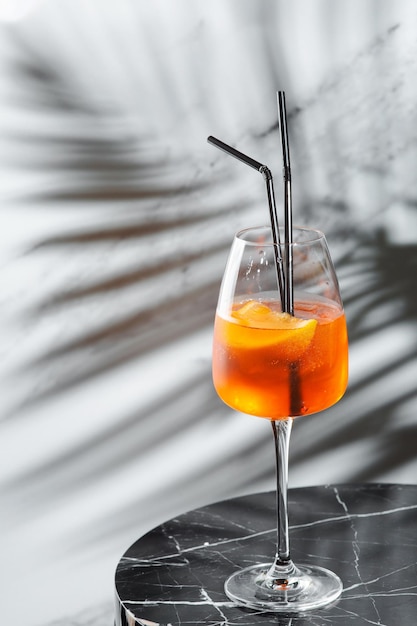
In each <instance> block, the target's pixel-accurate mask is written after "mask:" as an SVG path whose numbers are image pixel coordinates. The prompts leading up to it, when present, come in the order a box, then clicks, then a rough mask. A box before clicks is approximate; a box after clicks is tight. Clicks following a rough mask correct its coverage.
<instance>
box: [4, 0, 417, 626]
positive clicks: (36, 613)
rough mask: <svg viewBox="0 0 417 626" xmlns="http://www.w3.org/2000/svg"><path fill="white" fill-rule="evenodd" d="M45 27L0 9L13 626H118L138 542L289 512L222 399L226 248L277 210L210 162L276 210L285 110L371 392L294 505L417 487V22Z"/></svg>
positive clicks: (52, 21) (357, 397) (322, 448)
mask: <svg viewBox="0 0 417 626" xmlns="http://www.w3.org/2000/svg"><path fill="white" fill-rule="evenodd" d="M23 4H24V3H22V6H23ZM26 4H27V9H31V10H29V12H26V13H24V12H23V14H19V12H17V13H18V15H15V16H14V17H19V19H12V20H11V19H8V20H6V16H7V10H8V9H10V8H11V7H12V9H13V10H15V9H18V8H19V6H18V4H14V5H13V6H12V5H11V4H10V3H9V4H7V3H3V4H1V5H0V16H2V17H3V20H4V21H3V22H2V23H1V25H0V28H1V34H0V70H1V75H2V80H1V84H0V133H1V135H0V137H1V148H0V150H1V153H0V156H1V178H0V194H1V222H2V227H1V228H0V261H1V274H0V281H1V289H0V294H1V296H0V297H1V300H2V302H1V308H0V311H1V313H0V315H1V320H0V321H1V323H0V329H1V330H0V333H1V337H0V339H1V343H0V349H1V355H2V359H1V365H0V372H1V374H0V385H1V404H0V407H1V408H0V411H1V422H0V466H1V467H0V494H1V517H0V525H1V533H0V554H1V559H0V574H1V581H0V582H1V585H0V588H1V592H0V597H1V601H0V603H1V614H2V619H3V621H4V623H5V624H6V623H7V624H12V623H13V625H14V626H20V625H22V626H23V624H25V626H28V625H29V626H40V625H41V624H47V623H51V622H53V623H55V622H56V623H63V624H86V623H97V624H98V623H100V624H105V623H107V624H110V623H112V613H111V611H112V606H111V604H112V593H113V589H112V585H113V572H114V569H115V567H116V565H117V562H118V559H119V557H120V556H121V554H122V553H123V552H124V551H125V550H126V548H127V547H128V546H129V545H130V544H131V543H133V541H135V540H136V538H137V537H138V536H139V535H141V534H143V533H144V532H146V531H147V530H148V529H150V528H151V527H153V526H154V525H156V524H157V523H159V522H161V521H163V520H164V519H167V518H169V517H172V516H173V515H175V514H176V513H178V512H182V511H185V510H188V509H190V508H194V507H195V506H198V505H200V504H203V503H208V502H211V501H214V500H219V499H222V498H225V497H228V496H234V495H238V494H241V493H244V492H249V491H254V490H258V489H269V488H273V476H274V469H273V452H272V444H271V441H270V432H269V427H268V424H267V423H266V422H263V421H262V420H256V419H254V418H251V417H247V416H242V415H238V414H236V413H232V412H231V411H229V410H228V409H227V408H226V407H224V406H223V405H222V404H221V402H220V401H219V400H218V399H217V397H216V396H215V393H214V391H213V389H212V386H211V378H210V347H211V325H212V320H213V315H214V310H215V304H216V297H217V291H218V287H219V282H220V278H221V274H222V270H223V267H224V263H225V260H226V256H227V251H228V247H229V244H230V241H231V238H232V236H233V233H234V232H235V230H236V229H237V228H239V227H241V226H246V225H250V224H253V223H260V222H265V221H267V219H268V217H267V208H266V203H265V196H264V186H263V183H262V179H261V178H260V177H258V175H257V174H256V173H254V172H252V171H248V170H247V168H244V166H242V165H241V164H238V163H237V162H235V161H234V160H232V159H229V158H228V157H227V156H225V155H223V154H222V153H220V152H218V151H217V150H215V149H214V148H213V147H211V146H208V145H207V143H206V137H207V136H208V135H210V134H213V135H215V136H218V137H219V138H221V139H223V140H224V141H226V142H227V143H230V144H233V145H235V146H236V147H238V148H240V149H241V150H242V151H244V152H247V153H248V154H250V155H252V156H253V157H254V158H256V159H258V160H260V161H263V162H265V163H266V164H268V165H269V167H270V168H271V169H272V170H273V172H274V174H275V176H276V186H277V188H278V190H279V181H280V167H281V163H280V148H279V136H278V133H277V130H276V117H277V114H276V99H275V94H276V90H277V89H285V91H286V94H287V107H288V112H289V124H290V141H291V156H292V169H293V178H294V183H293V184H294V206H295V221H296V222H298V223H303V224H306V225H314V226H318V227H321V228H323V229H324V230H325V231H326V234H327V236H328V241H329V245H330V248H331V251H332V253H333V256H334V259H335V261H336V267H337V271H338V274H339V278H340V282H341V287H342V293H343V296H344V299H345V303H346V310H347V314H348V322H349V329H350V336H351V375H350V387H349V390H348V393H347V394H346V396H345V398H344V399H343V400H342V401H341V402H340V403H339V405H337V406H336V407H334V408H333V409H331V410H329V411H327V412H325V413H324V414H323V415H318V416H314V417H311V418H308V419H306V420H300V421H298V422H297V423H296V425H295V428H294V431H293V433H294V434H293V441H292V454H291V467H290V483H291V485H292V486H299V485H308V484H320V483H324V482H333V483H335V482H349V481H361V480H363V481H386V482H387V481H390V482H396V481H398V482H415V476H416V469H417V461H416V441H417V437H416V435H417V426H416V418H415V415H416V408H417V399H416V380H417V358H416V340H417V334H416V308H417V307H416V296H415V293H416V278H415V277H416V263H417V262H416V258H417V257H416V246H417V189H416V177H417V168H416V160H417V132H416V129H417V104H416V103H417V93H416V92H417V81H416V80H415V77H416V72H417V60H416V59H417V8H416V7H415V5H414V3H413V2H412V0H407V1H404V0H396V1H395V2H392V1H388V0H338V1H334V0H308V1H307V0H304V1H303V0H292V2H291V3H289V2H283V1H281V0H262V1H260V2H255V1H254V0H252V1H251V0H211V1H210V2H205V1H203V0H193V1H192V2H191V1H188V2H187V1H186V0H171V1H165V2H164V1H163V0H152V2H147V1H145V0H136V1H134V0H118V1H117V2H116V1H115V0H62V1H61V2H53V1H52V0H45V1H44V2H42V3H40V4H38V5H36V4H35V5H33V6H32V7H31V6H30V4H31V3H26ZM23 8H24V7H23ZM8 17H9V18H10V15H9V16H8Z"/></svg>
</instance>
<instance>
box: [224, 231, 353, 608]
mask: <svg viewBox="0 0 417 626" xmlns="http://www.w3.org/2000/svg"><path fill="white" fill-rule="evenodd" d="M281 241H282V237H281ZM289 255H290V257H291V261H292V269H291V271H292V283H293V301H294V311H293V313H294V314H293V315H292V314H289V313H287V312H282V306H281V303H282V301H283V299H282V294H281V293H280V290H279V279H278V276H277V274H278V272H277V269H278V267H277V259H278V258H279V259H281V260H282V262H283V263H285V262H286V260H287V259H288V258H289ZM347 378H348V341H347V330H346V320H345V315H344V310H343V305H342V300H341V297H340V292H339V286H338V281H337V278H336V273H335V270H334V267H333V263H332V260H331V257H330V253H329V250H328V246H327V243H326V238H325V236H324V234H323V233H322V232H320V231H318V230H312V229H307V228H294V231H293V242H292V243H291V244H286V245H285V244H282V245H281V246H280V250H279V254H277V250H276V244H274V243H272V236H271V230H270V228H269V227H256V228H249V229H246V230H242V231H241V232H239V233H238V234H237V235H236V236H235V238H234V240H233V245H232V248H231V251H230V255H229V258H228V262H227V266H226V269H225V272H224V276H223V281H222V286H221V289H220V295H219V301H218V306H217V311H216V320H215V327H214V341H213V382H214V386H215V388H216V391H217V393H218V395H219V396H220V398H221V399H222V400H223V401H224V402H225V403H226V404H227V405H229V406H231V407H232V408H233V409H236V410H237V411H241V412H243V413H247V414H251V415H255V416H257V417H262V418H266V419H269V420H270V421H271V424H272V430H273V434H274V442H275V454H276V469H277V546H276V555H275V559H274V560H273V562H272V563H261V564H257V565H254V566H250V567H246V568H245V569H243V570H241V571H238V572H235V573H234V574H232V576H230V578H229V579H228V580H227V581H226V583H225V591H226V594H227V596H228V597H229V598H231V599H232V600H233V601H235V602H237V603H238V604H241V605H243V606H246V607H250V608H254V609H263V610H267V611H274V612H279V611H282V612H290V613H291V612H302V611H305V610H309V609H315V608H318V607H321V606H324V605H326V604H328V603H331V602H333V601H334V600H336V599H337V597H338V596H339V595H340V593H341V591H342V583H341V581H340V579H339V578H338V576H336V574H334V573H333V572H331V571H329V570H327V569H324V568H322V567H320V566H319V565H316V564H314V563H313V564H307V565H306V564H297V565H296V564H294V563H293V561H292V560H291V558H290V549H289V534H288V508H287V485H288V449H289V441H290V433H291V427H292V423H293V419H294V418H296V417H299V416H302V415H310V414H312V413H316V412H318V411H322V410H324V409H326V408H328V407H330V406H331V405H333V404H335V403H336V402H337V401H338V400H339V399H340V398H341V397H342V395H343V394H344V392H345V389H346V385H347Z"/></svg>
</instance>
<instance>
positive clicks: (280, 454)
mask: <svg viewBox="0 0 417 626" xmlns="http://www.w3.org/2000/svg"><path fill="white" fill-rule="evenodd" d="M292 423H293V420H292V418H288V419H285V420H277V421H271V424H272V431H273V433H274V442H275V459H276V479H277V491H276V498H277V502H276V506H277V548H276V555H275V562H274V566H273V567H279V568H282V567H284V568H285V566H290V567H291V565H292V564H291V560H290V542H289V533H288V502H287V491H288V451H289V443H290V436H291V429H292Z"/></svg>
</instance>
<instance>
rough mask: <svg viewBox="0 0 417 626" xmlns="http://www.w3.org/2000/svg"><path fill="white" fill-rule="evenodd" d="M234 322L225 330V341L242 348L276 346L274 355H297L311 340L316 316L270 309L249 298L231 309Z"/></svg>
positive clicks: (314, 329) (292, 356)
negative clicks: (310, 316)
mask: <svg viewBox="0 0 417 626" xmlns="http://www.w3.org/2000/svg"><path fill="white" fill-rule="evenodd" d="M232 317H233V318H234V320H235V322H237V323H235V324H233V325H232V326H233V328H230V332H229V333H228V335H229V336H228V343H229V345H235V346H237V345H239V346H240V347H242V348H243V347H246V348H266V347H273V346H275V347H276V348H277V358H279V357H280V356H281V355H282V356H283V357H284V358H289V359H298V358H300V356H301V354H302V353H303V352H304V351H305V350H306V349H307V348H308V346H309V345H310V343H311V341H312V340H313V337H314V333H315V331H316V327H317V320H315V319H308V320H306V319H302V318H300V317H294V316H293V315H290V314H289V313H281V312H279V311H274V310H273V309H271V308H270V307H269V306H267V305H266V304H263V303H262V302H257V301H256V300H249V302H246V303H245V304H244V305H243V306H242V307H240V308H239V309H237V310H235V311H233V312H232Z"/></svg>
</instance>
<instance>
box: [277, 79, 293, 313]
mask: <svg viewBox="0 0 417 626" xmlns="http://www.w3.org/2000/svg"><path fill="white" fill-rule="evenodd" d="M277 104H278V116H279V127H280V131H281V146H282V163H283V169H282V171H283V177H284V233H285V296H284V310H285V311H286V312H287V313H290V315H294V286H293V251H292V245H291V244H292V242H293V232H292V193H291V162H290V146H289V141H288V126H287V110H286V106H285V92H284V91H278V92H277Z"/></svg>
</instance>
